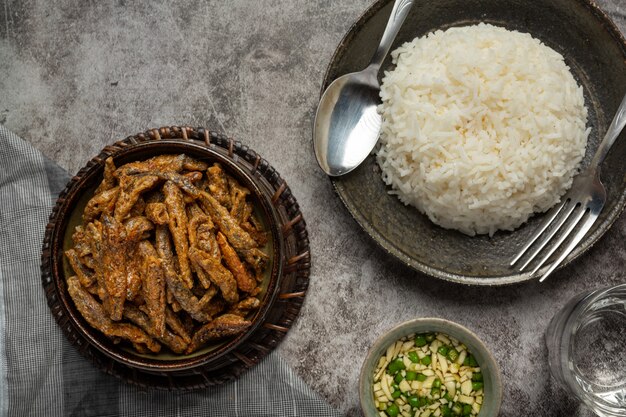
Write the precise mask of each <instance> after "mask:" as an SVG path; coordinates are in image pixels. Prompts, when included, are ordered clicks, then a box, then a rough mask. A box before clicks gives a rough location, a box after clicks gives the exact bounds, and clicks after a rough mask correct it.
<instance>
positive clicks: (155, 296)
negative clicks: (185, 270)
mask: <svg viewBox="0 0 626 417" xmlns="http://www.w3.org/2000/svg"><path fill="white" fill-rule="evenodd" d="M138 252H139V253H140V254H141V258H142V260H143V265H142V274H141V278H142V281H141V288H142V294H143V298H144V301H145V302H146V307H147V308H148V312H149V316H150V320H151V321H152V325H153V326H154V329H155V332H156V334H157V335H159V337H163V334H164V333H165V307H166V306H167V303H166V300H165V276H164V272H163V268H162V261H161V259H160V258H159V257H158V254H157V251H156V250H155V249H154V246H152V244H151V243H150V242H148V241H147V240H142V241H141V242H139V247H138Z"/></svg>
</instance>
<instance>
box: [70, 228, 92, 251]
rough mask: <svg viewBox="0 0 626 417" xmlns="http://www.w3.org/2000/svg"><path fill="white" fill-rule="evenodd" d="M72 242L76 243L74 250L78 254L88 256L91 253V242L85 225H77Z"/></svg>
mask: <svg viewBox="0 0 626 417" xmlns="http://www.w3.org/2000/svg"><path fill="white" fill-rule="evenodd" d="M72 242H73V243H74V248H73V249H74V250H75V251H76V253H77V254H78V256H86V255H89V254H90V253H91V243H90V242H89V239H88V236H87V231H86V230H85V228H84V227H83V226H76V227H75V228H74V233H72Z"/></svg>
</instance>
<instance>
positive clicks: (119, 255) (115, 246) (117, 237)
mask: <svg viewBox="0 0 626 417" xmlns="http://www.w3.org/2000/svg"><path fill="white" fill-rule="evenodd" d="M102 225H103V228H102V247H101V251H100V257H101V260H100V265H101V266H102V274H103V276H104V288H105V290H106V292H107V293H108V295H109V304H108V308H109V316H110V317H111V320H114V321H119V320H121V319H122V312H123V310H124V300H125V299H126V286H127V285H128V281H127V276H126V250H127V241H126V228H125V227H124V225H123V224H122V223H120V222H118V221H117V220H116V219H115V218H114V217H111V216H108V215H104V216H102Z"/></svg>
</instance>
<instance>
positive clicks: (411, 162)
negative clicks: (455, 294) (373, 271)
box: [377, 24, 589, 235]
mask: <svg viewBox="0 0 626 417" xmlns="http://www.w3.org/2000/svg"><path fill="white" fill-rule="evenodd" d="M392 58H393V62H394V63H395V64H396V67H395V69H394V70H393V71H389V72H386V73H385V76H384V78H383V83H382V86H381V91H380V96H381V98H382V104H381V105H380V107H379V112H380V113H381V114H382V118H383V124H382V133H381V141H380V145H379V148H378V150H377V160H378V164H379V165H380V167H381V169H382V176H383V180H384V181H385V183H386V184H388V185H391V187H392V191H391V192H392V193H393V194H396V195H397V196H398V197H399V198H400V200H401V201H402V202H404V203H405V204H411V205H413V206H415V207H417V208H418V209H419V210H420V211H421V212H423V213H425V214H426V215H428V217H429V218H430V219H431V220H432V221H433V222H434V223H436V224H438V225H440V226H442V227H445V228H451V229H457V230H460V231H461V232H463V233H466V234H468V235H474V234H476V233H478V234H483V233H489V234H490V235H493V233H494V232H495V231H496V230H498V229H502V230H513V229H514V228H516V227H518V226H519V225H520V224H522V223H523V222H525V221H526V220H527V219H528V218H529V217H530V216H531V215H532V214H533V212H542V211H545V210H547V209H549V208H550V207H552V206H553V205H554V204H556V203H557V202H558V201H559V200H560V197H561V196H562V195H563V194H564V193H565V192H566V191H567V189H568V188H569V187H570V185H571V183H572V178H573V176H574V175H575V174H576V172H577V167H578V164H579V162H580V160H581V159H582V157H583V155H584V153H585V146H586V143H587V136H588V135H589V130H585V124H586V122H587V109H586V108H585V104H584V99H583V91H582V88H581V87H580V86H578V85H577V84H576V81H575V80H574V78H573V77H572V74H571V73H570V71H569V68H568V67H567V65H565V63H564V61H563V57H562V56H561V55H560V54H558V53H557V52H555V51H554V50H552V49H551V48H549V47H547V46H545V45H543V44H542V43H541V42H540V41H538V40H537V39H534V38H533V37H531V36H530V35H529V34H526V33H519V32H515V31H508V30H506V29H503V28H499V27H495V26H491V25H486V24H479V25H477V26H467V27H457V28H451V29H448V30H446V31H445V32H442V31H436V32H434V33H431V34H429V35H427V36H425V37H423V38H419V39H415V40H414V41H412V42H408V43H406V44H404V45H402V46H401V47H400V48H398V49H396V50H395V51H393V52H392Z"/></svg>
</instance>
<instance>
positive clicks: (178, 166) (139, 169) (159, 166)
mask: <svg viewBox="0 0 626 417" xmlns="http://www.w3.org/2000/svg"><path fill="white" fill-rule="evenodd" d="M207 167H208V165H207V164H206V163H204V162H202V161H198V160H196V159H193V158H191V157H189V156H187V155H185V154H180V155H158V156H155V157H152V158H150V159H146V160H145V161H136V162H130V163H128V164H125V165H123V166H121V167H120V168H118V169H117V170H116V171H115V176H116V177H117V178H119V177H121V176H123V175H134V174H139V173H143V172H149V171H159V172H181V171H182V170H183V169H186V170H188V171H204V170H206V169H207Z"/></svg>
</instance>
